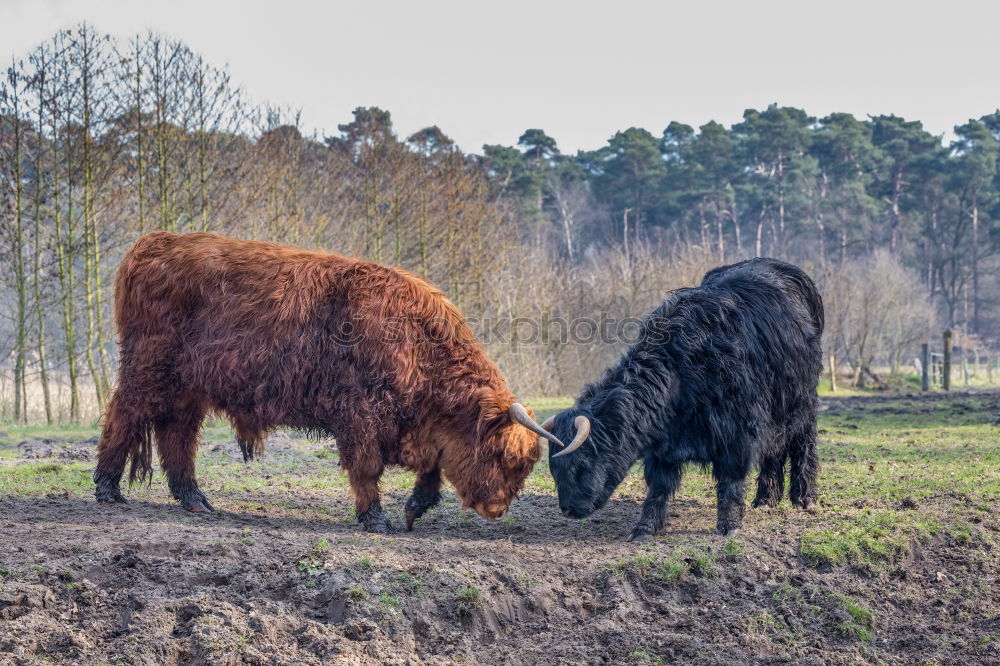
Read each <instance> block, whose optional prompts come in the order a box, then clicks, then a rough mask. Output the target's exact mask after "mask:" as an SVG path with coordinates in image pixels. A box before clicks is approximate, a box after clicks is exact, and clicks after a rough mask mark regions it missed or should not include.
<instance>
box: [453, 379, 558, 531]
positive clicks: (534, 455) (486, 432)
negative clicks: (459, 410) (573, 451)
mask: <svg viewBox="0 0 1000 666" xmlns="http://www.w3.org/2000/svg"><path fill="white" fill-rule="evenodd" d="M504 402H508V404H507V405H506V406H505V405H504ZM539 436H542V437H546V438H554V436H553V435H552V434H551V433H549V432H547V431H546V430H545V429H543V428H542V427H541V426H540V425H538V424H537V423H536V422H535V417H534V414H533V413H532V412H531V410H529V409H528V408H527V407H525V406H524V405H522V404H521V403H518V402H513V403H511V402H509V401H504V400H502V399H498V398H497V395H496V394H495V393H493V392H488V393H487V394H486V395H485V396H484V397H483V398H481V399H480V400H479V418H478V421H477V423H476V425H475V427H473V428H470V429H468V431H467V432H456V433H454V437H453V441H452V442H451V443H450V445H446V446H445V447H444V450H443V451H442V460H441V465H442V468H443V469H444V472H445V475H446V476H447V477H448V480H449V481H451V482H452V484H453V485H454V486H455V490H456V492H457V493H458V496H459V497H460V498H461V499H462V504H463V506H465V507H468V508H471V509H473V510H474V511H475V512H476V513H478V514H479V515H480V516H482V517H483V518H486V519H487V520H496V519H497V518H499V517H501V516H502V515H503V514H505V513H506V512H507V509H508V508H509V507H510V503H511V501H513V499H514V498H515V497H516V496H517V493H518V492H520V490H521V488H522V487H523V486H524V480H525V479H526V478H527V476H528V474H530V473H531V469H532V468H533V467H534V466H535V463H536V462H538V459H539V457H541V444H540V442H539Z"/></svg>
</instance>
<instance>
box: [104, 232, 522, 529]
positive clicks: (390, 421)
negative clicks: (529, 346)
mask: <svg viewBox="0 0 1000 666" xmlns="http://www.w3.org/2000/svg"><path fill="white" fill-rule="evenodd" d="M115 317H116V323H117V326H118V333H119V338H120V345H121V361H120V363H121V365H120V368H119V374H118V385H117V388H116V389H115V392H114V395H113V397H112V399H111V401H110V403H109V405H108V409H107V413H106V416H105V422H104V430H103V433H102V435H101V443H100V449H99V462H98V466H97V470H96V472H95V474H94V480H95V483H96V484H97V490H96V494H97V499H98V500H101V501H121V502H123V501H124V498H123V497H122V494H121V491H120V488H119V482H120V479H121V476H122V472H123V470H124V467H125V464H126V462H127V460H128V459H129V458H131V470H130V475H129V478H130V481H134V480H136V479H143V478H145V479H149V478H151V476H152V468H151V448H152V447H151V442H152V440H153V439H154V437H153V435H155V442H156V446H157V449H158V451H159V457H160V464H161V466H162V468H163V470H164V472H165V473H166V475H167V479H168V481H169V484H170V488H171V491H172V492H173V495H174V497H175V498H177V499H178V500H180V501H181V502H182V504H183V505H184V507H185V508H187V509H189V510H192V511H202V510H212V507H211V504H209V503H208V500H207V499H206V498H205V496H204V495H203V494H202V493H201V491H200V490H199V489H198V484H197V482H196V481H195V468H194V467H195V466H194V461H195V453H196V451H197V449H198V432H199V426H200V424H201V421H202V418H203V417H204V416H205V414H206V413H207V412H208V411H210V410H214V411H217V412H220V413H223V414H225V415H227V416H228V417H229V419H230V420H231V421H232V424H233V427H234V429H235V431H236V435H237V439H238V440H239V442H240V446H241V448H242V449H243V455H244V458H246V459H251V458H253V457H254V456H255V455H256V454H258V453H260V452H261V450H262V442H263V437H264V435H265V434H266V433H267V432H268V431H269V430H270V429H272V428H274V427H276V426H288V427H292V428H300V429H305V430H309V431H313V432H319V433H328V434H330V435H332V436H334V437H335V438H336V441H337V447H338V449H339V450H340V456H341V465H342V466H343V467H344V469H346V470H347V474H348V477H349V479H350V483H351V488H352V490H353V492H354V494H355V497H356V500H357V502H356V504H357V506H356V508H357V512H358V516H359V520H360V521H362V522H364V524H365V527H366V528H367V529H370V530H378V531H384V530H385V529H387V528H388V527H389V526H388V522H387V520H386V518H385V514H384V513H383V511H382V509H381V505H380V503H379V492H378V481H379V477H380V476H381V474H382V470H383V469H384V467H385V466H386V465H388V464H395V465H402V466H404V467H407V468H409V469H411V470H414V471H415V472H417V474H418V480H417V485H416V487H415V488H414V493H413V496H412V497H411V498H410V501H409V502H408V503H407V522H408V526H409V525H412V521H413V519H414V518H416V517H419V515H421V514H422V513H423V512H424V511H426V510H427V508H429V507H430V506H431V505H433V504H434V503H435V502H436V501H437V499H438V497H439V495H438V490H439V487H440V483H441V472H442V471H443V472H444V475H445V477H447V478H448V480H449V481H451V482H452V484H454V486H455V489H456V491H457V492H458V495H459V496H460V497H461V499H462V501H463V503H464V505H465V506H468V507H472V508H473V509H475V510H476V511H477V512H478V513H479V514H480V515H482V516H484V517H486V518H491V519H493V518H497V517H499V516H501V515H502V514H503V513H504V512H505V511H506V510H507V507H508V505H509V504H510V502H511V500H512V499H513V498H514V496H515V495H516V494H517V493H518V491H519V490H520V489H521V487H522V485H523V483H524V479H525V477H526V476H527V475H528V473H529V472H530V471H531V468H532V466H533V465H534V464H535V462H536V461H537V460H538V457H539V446H538V442H537V437H536V435H535V434H534V433H532V432H530V431H529V430H527V429H526V428H524V427H522V426H520V425H518V424H515V423H513V422H512V421H511V419H510V417H509V416H508V413H507V410H508V408H509V407H510V405H511V404H512V403H513V402H515V397H514V395H513V394H512V393H511V392H510V391H509V390H508V388H507V384H506V382H505V381H504V379H503V376H502V375H501V373H500V371H499V370H498V368H497V367H496V365H495V364H494V363H493V362H492V361H491V360H490V359H489V358H487V356H486V354H485V352H484V350H483V348H482V347H481V346H480V345H479V343H478V342H476V340H475V338H474V337H473V335H472V332H471V331H470V330H469V328H468V326H467V324H466V323H465V320H464V319H463V318H462V315H461V314H460V313H459V311H458V310H457V309H456V308H455V306H454V305H452V304H451V303H450V302H449V301H448V300H447V299H446V298H445V297H444V295H443V294H442V293H441V292H440V291H439V290H438V289H436V288H435V287H434V286H433V285H431V284H430V283H428V282H427V281H425V280H423V279H421V278H419V277H417V276H415V275H412V274H410V273H407V272H405V271H402V270H398V269H394V268H388V267H385V266H380V265H377V264H373V263H368V262H365V261H360V260H357V259H351V258H347V257H343V256H339V255H336V254H327V253H321V252H312V251H307V250H300V249H295V248H290V247H284V246H280V245H275V244H271V243H261V242H252V241H241V240H233V239H229V238H222V237H219V236H214V235H212V234H205V233H191V234H183V235H177V234H171V233H166V232H156V233H151V234H148V235H146V236H143V237H142V238H140V239H139V240H138V241H137V242H136V244H135V245H134V246H133V247H132V248H131V249H130V250H129V251H128V253H127V254H126V255H125V258H124V259H123V260H122V264H121V266H120V267H119V269H118V274H117V277H116V281H115Z"/></svg>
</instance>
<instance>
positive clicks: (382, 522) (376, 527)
mask: <svg viewBox="0 0 1000 666" xmlns="http://www.w3.org/2000/svg"><path fill="white" fill-rule="evenodd" d="M362 524H363V525H364V528H365V532H373V533H374V534H389V533H390V532H392V523H390V522H389V518H388V517H387V516H386V515H385V514H384V513H383V514H382V515H381V516H379V517H375V518H372V519H371V520H365V521H362Z"/></svg>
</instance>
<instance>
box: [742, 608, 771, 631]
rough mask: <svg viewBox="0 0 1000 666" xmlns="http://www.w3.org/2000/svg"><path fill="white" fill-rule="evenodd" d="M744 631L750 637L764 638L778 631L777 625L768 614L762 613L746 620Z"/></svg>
mask: <svg viewBox="0 0 1000 666" xmlns="http://www.w3.org/2000/svg"><path fill="white" fill-rule="evenodd" d="M746 629H747V633H748V634H749V635H751V636H766V635H767V634H771V633H774V632H775V631H776V630H777V629H778V623H777V622H776V621H775V619H774V618H773V617H771V614H770V613H768V612H767V611H763V612H760V613H757V614H756V615H751V616H750V617H748V618H747V619H746Z"/></svg>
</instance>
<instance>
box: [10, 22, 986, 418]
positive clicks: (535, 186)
mask: <svg viewBox="0 0 1000 666" xmlns="http://www.w3.org/2000/svg"><path fill="white" fill-rule="evenodd" d="M955 135H956V137H957V139H956V140H955V141H954V142H953V143H951V144H949V145H944V144H943V143H942V141H941V140H940V138H937V137H934V136H931V135H930V134H928V133H927V132H926V131H924V130H923V129H922V127H921V125H920V123H919V122H917V121H905V120H903V119H901V118H897V117H895V116H880V117H876V118H870V119H866V120H858V119H855V118H854V117H852V116H850V115H848V114H833V115H831V116H828V117H826V118H821V119H816V118H813V117H810V116H808V115H807V114H806V113H805V112H804V111H801V110H798V109H792V108H786V107H777V106H771V107H768V108H767V109H765V110H763V111H756V110H748V111H747V112H746V113H745V114H744V120H743V122H741V123H738V124H736V125H734V126H733V127H730V128H725V127H723V126H722V125H719V124H718V123H714V122H710V123H707V124H705V125H703V126H701V127H700V128H698V129H697V130H695V129H694V128H691V127H689V126H687V125H683V124H680V123H676V122H673V123H669V124H668V125H667V127H666V129H665V130H664V131H663V133H662V135H661V136H659V137H657V136H655V135H653V134H652V133H650V132H648V131H647V130H644V129H638V128H630V129H628V130H625V131H622V132H619V133H617V134H616V135H615V136H613V137H611V139H609V141H608V142H607V145H605V146H603V147H601V148H600V149H598V150H594V151H583V152H578V153H577V154H576V155H564V154H562V153H561V152H560V150H559V148H558V145H557V142H556V141H555V140H554V139H553V138H552V137H550V136H549V135H548V134H546V133H545V132H544V131H542V130H540V129H529V130H527V131H525V132H524V134H523V135H522V136H521V137H520V139H519V141H518V143H517V145H516V146H499V145H487V146H484V147H483V149H482V152H481V153H480V154H466V153H464V152H463V151H461V150H460V149H459V148H458V147H457V146H456V145H455V143H454V142H453V141H452V140H451V139H450V138H449V137H448V136H447V135H446V134H445V133H444V132H442V131H441V130H440V129H439V128H437V127H429V128H426V129H423V130H420V131H419V132H416V133H414V134H412V135H410V136H408V137H400V136H398V135H397V134H396V132H395V130H394V128H393V126H392V119H391V116H390V114H389V112H388V111H385V110H382V109H378V108H364V107H361V108H358V109H356V110H355V112H354V114H353V118H352V119H351V120H350V121H349V122H346V123H344V124H342V125H340V126H339V127H338V133H337V134H335V135H333V136H318V135H315V134H312V135H309V134H305V133H303V132H302V130H301V128H300V126H299V123H298V118H297V115H296V114H295V113H294V112H292V111H289V110H286V109H277V108H273V107H269V106H267V105H264V104H259V103H256V102H254V101H253V100H250V99H248V97H247V96H246V95H245V94H244V93H243V91H241V90H240V89H239V88H238V87H237V86H235V85H234V84H233V82H232V79H231V75H230V73H229V71H228V70H227V69H226V68H219V67H216V66H214V65H212V64H210V63H207V62H205V61H204V59H203V58H201V57H200V56H199V55H198V54H196V53H194V52H193V51H191V50H190V49H189V48H187V47H186V46H185V45H184V44H183V43H181V42H179V41H177V40H174V39H170V38H167V37H164V36H161V35H157V34H155V33H148V34H145V35H138V36H135V37H134V38H132V39H130V40H127V41H116V40H113V39H111V38H110V37H108V36H106V35H102V34H100V33H98V32H97V31H95V30H94V29H93V28H91V27H89V26H86V25H82V26H79V27H77V28H74V29H72V30H66V31H61V32H59V33H57V34H56V35H55V36H54V37H53V38H52V39H50V40H48V41H46V42H45V43H43V44H41V45H39V46H38V47H37V48H35V49H34V50H32V51H31V52H30V53H28V54H26V55H25V56H24V57H22V58H16V59H14V60H13V61H12V62H11V64H10V66H9V67H8V68H7V71H6V76H5V78H4V80H3V82H2V83H0V234H2V235H0V260H2V261H3V265H4V267H5V269H4V273H3V278H4V279H3V284H2V288H0V299H2V302H3V307H2V310H3V312H4V314H5V315H6V317H5V318H4V319H2V320H0V412H2V414H0V416H3V417H6V418H14V419H16V420H25V419H28V418H29V417H30V418H37V419H42V420H47V421H49V422H52V421H55V420H70V421H79V420H81V419H89V418H93V417H94V416H95V415H96V414H98V413H99V411H100V409H101V407H102V406H103V403H104V401H105V400H106V399H107V396H108V392H109V390H110V388H111V382H112V381H113V377H114V362H115V347H114V340H113V327H112V326H111V322H110V310H111V294H110V293H109V292H110V282H111V279H112V277H113V273H114V269H115V267H116V266H117V263H118V261H119V259H120V257H121V255H122V253H123V252H124V250H125V249H126V248H127V247H128V246H129V245H130V244H131V243H132V242H133V241H134V240H135V239H136V238H137V237H138V236H139V235H140V234H142V233H145V232H147V231H151V230H154V229H166V230H171V231H213V232H218V233H224V234H229V235H234V236H240V237H247V238H258V239H266V240H274V241H279V242H285V243H292V244H297V245H303V246H311V247H321V248H327V249H335V250H338V251H341V252H344V253H346V254H351V255H355V256H361V257H365V258H368V259H371V260H374V261H378V262H382V263H387V264H392V265H397V266H401V267H404V268H406V269H408V270H412V271H414V272H416V273H419V274H422V275H425V276H427V277H428V278H430V279H431V280H432V281H434V282H435V283H437V284H438V285H439V286H441V287H442V288H443V289H444V290H445V291H446V292H447V294H448V295H449V297H450V298H451V299H452V300H453V301H455V302H456V304H457V305H458V306H459V307H460V308H462V309H463V311H464V312H466V314H467V315H469V316H470V318H472V319H473V320H475V321H476V322H478V324H479V325H480V326H481V327H483V329H482V330H485V328H486V327H493V328H494V329H496V328H497V327H498V325H499V329H503V330H505V331H506V333H505V334H504V335H500V336H486V338H487V339H485V342H486V344H487V346H488V347H489V350H490V353H491V354H493V356H494V357H495V358H497V360H498V361H499V362H500V363H501V365H502V367H503V368H504V370H505V372H506V373H507V374H508V376H509V377H510V378H511V381H512V382H513V384H514V385H515V386H516V387H518V389H519V390H520V391H521V392H523V393H525V394H529V395H530V394H532V393H534V394H542V393H570V392H573V391H575V389H576V388H577V387H578V386H579V384H580V383H581V382H583V381H587V380H589V379H592V378H593V377H594V376H595V375H596V374H597V373H598V372H599V371H600V368H601V367H602V365H603V364H604V363H606V362H607V360H608V359H610V358H611V357H612V356H614V355H615V354H617V353H618V352H619V351H620V348H621V345H622V344H623V343H622V342H621V341H617V342H615V341H608V340H598V339H586V340H581V339H575V338H573V339H570V338H566V337H565V336H548V335H538V336H534V337H531V338H530V339H520V338H519V337H518V334H517V326H518V325H519V322H520V321H522V320H523V319H524V318H534V320H536V321H546V322H551V321H560V322H564V323H565V322H573V321H575V320H578V319H582V318H594V317H596V316H598V314H599V313H600V314H602V315H607V316H610V317H618V318H625V317H632V316H636V315H641V314H642V313H644V312H645V311H647V310H648V309H649V308H650V307H652V306H653V305H654V304H656V303H657V302H659V301H660V300H662V298H663V297H664V296H665V295H666V292H667V291H668V290H669V289H672V288H677V287H679V286H682V285H685V284H692V283H695V282H697V280H698V279H700V275H701V274H702V273H703V272H704V271H705V270H707V269H708V268H710V267H712V266H713V265H717V264H720V263H724V262H729V261H734V260H737V259H742V258H745V257H749V256H754V255H762V254H766V255H771V256H777V257H781V258H786V259H789V260H792V261H796V262H798V263H800V264H802V265H804V266H805V267H806V268H807V269H809V270H811V271H812V272H813V273H814V274H815V275H816V276H817V278H818V279H819V280H820V281H821V283H822V285H823V288H824V295H825V296H826V298H827V301H828V303H829V304H830V311H831V313H832V314H833V316H832V318H831V328H830V334H829V335H828V336H827V345H828V348H829V351H830V353H831V354H833V355H834V356H835V365H837V364H844V365H845V367H849V368H850V370H851V372H852V373H853V375H854V380H855V381H856V382H863V381H864V377H865V375H866V374H869V375H870V374H871V369H872V368H873V367H874V365H875V363H877V362H887V363H890V364H891V365H893V366H896V365H898V364H899V363H901V362H905V361H906V359H905V358H904V357H905V355H906V353H907V352H908V350H909V348H910V347H911V346H912V345H913V344H915V343H916V342H918V341H919V340H920V339H921V338H922V337H925V336H926V335H927V332H928V331H929V330H931V329H932V328H933V327H935V326H937V325H938V323H944V324H948V325H950V326H952V327H954V328H955V329H956V330H957V331H959V333H960V336H964V337H961V340H963V341H964V342H963V344H969V345H976V344H981V342H980V341H986V342H988V341H990V340H992V339H994V338H995V335H996V318H995V314H994V312H995V307H994V306H995V303H996V297H997V293H998V285H997V280H996V270H995V269H996V264H997V251H996V250H997V245H998V241H997V239H998V233H997V229H998V227H997V224H996V222H995V220H997V219H1000V196H997V195H998V192H1000V180H998V176H997V168H996V165H997V159H998V148H997V146H998V143H997V141H998V138H1000V115H998V114H992V115H991V116H986V117H983V118H981V119H979V120H970V121H969V122H968V123H966V124H965V125H961V126H959V127H956V129H955ZM862 305H863V307H862ZM499 329H497V330H499Z"/></svg>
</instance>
